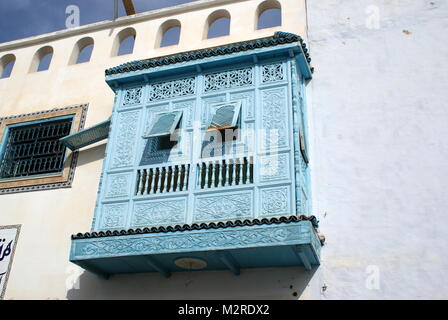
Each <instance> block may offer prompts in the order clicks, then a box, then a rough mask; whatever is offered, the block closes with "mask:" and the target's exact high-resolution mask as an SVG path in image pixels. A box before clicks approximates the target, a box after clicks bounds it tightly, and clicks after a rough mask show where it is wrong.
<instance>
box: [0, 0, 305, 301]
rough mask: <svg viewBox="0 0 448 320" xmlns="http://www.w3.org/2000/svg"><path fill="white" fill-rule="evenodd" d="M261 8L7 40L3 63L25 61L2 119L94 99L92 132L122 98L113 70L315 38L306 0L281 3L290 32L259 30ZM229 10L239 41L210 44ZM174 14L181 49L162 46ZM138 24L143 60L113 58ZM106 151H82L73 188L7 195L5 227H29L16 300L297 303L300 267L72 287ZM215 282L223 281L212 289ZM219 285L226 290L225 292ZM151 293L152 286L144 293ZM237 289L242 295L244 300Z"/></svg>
mask: <svg viewBox="0 0 448 320" xmlns="http://www.w3.org/2000/svg"><path fill="white" fill-rule="evenodd" d="M261 2H263V1H262V0H248V1H247V0H243V1H228V0H211V1H210V0H206V1H198V2H193V3H190V4H186V5H182V6H179V7H175V8H167V9H162V10H158V11H154V12H149V13H143V14H140V15H137V16H133V17H124V18H120V19H118V20H117V21H116V22H114V23H113V22H101V23H97V24H94V25H90V26H82V27H79V28H76V29H71V30H64V31H59V32H55V33H52V34H48V35H42V36H38V37H34V38H29V39H23V40H19V41H14V42H10V43H5V44H0V57H2V56H4V55H5V54H9V53H13V54H14V55H15V56H16V63H15V65H14V69H13V71H12V74H11V77H10V78H7V79H0V117H4V116H11V115H18V114H23V113H30V112H34V111H42V110H48V109H52V108H56V107H57V108H60V107H64V106H69V105H75V104H82V103H89V110H88V112H87V119H86V127H89V126H92V125H94V124H96V123H98V122H100V121H103V120H106V119H107V118H108V117H109V115H110V113H111V109H112V105H113V100H114V95H113V92H112V91H111V90H110V88H109V87H108V86H107V85H106V83H105V81H104V70H105V69H106V68H109V67H112V66H116V65H119V64H121V63H123V62H126V61H132V60H137V59H143V58H150V57H156V56H161V55H166V54H173V53H177V52H182V51H188V50H194V49H200V48H206V47H211V46H216V45H221V44H226V43H232V42H236V41H242V40H249V39H255V38H260V37H265V36H270V35H272V34H273V33H274V32H275V31H277V30H282V31H286V32H293V33H296V34H299V35H301V36H302V37H304V38H306V10H305V1H304V0H280V2H281V4H282V26H281V27H275V28H269V29H263V30H256V28H255V12H256V8H257V6H258V5H259V4H260V3H261ZM222 8H225V9H227V10H228V11H229V12H230V15H231V19H232V20H231V29H230V35H228V36H224V37H219V38H215V39H208V40H204V39H203V33H204V24H205V21H206V19H207V17H208V15H209V14H211V13H212V12H214V11H215V10H217V9H222ZM81 14H82V12H81ZM172 18H176V19H178V20H179V21H180V22H181V24H182V32H181V37H180V43H179V45H175V46H170V47H165V48H155V42H156V36H157V31H158V29H159V27H160V25H161V24H162V23H163V22H164V21H166V20H168V19H172ZM129 26H132V27H133V28H135V30H136V33H137V37H136V43H135V47H134V52H133V54H129V55H124V56H118V57H112V56H111V51H112V44H113V41H114V39H115V36H116V35H117V33H118V32H120V31H121V30H122V29H124V28H126V27H129ZM86 36H90V37H92V38H93V39H94V49H93V53H92V57H91V59H90V62H87V63H82V64H78V65H69V64H68V62H69V58H70V55H71V53H72V50H73V47H74V45H75V43H76V42H77V41H78V40H79V39H82V38H83V37H86ZM45 45H50V46H52V47H53V49H54V55H53V59H52V62H51V65H50V68H49V70H47V71H42V72H35V73H29V72H28V71H29V68H30V64H31V61H32V58H33V56H34V54H35V52H36V51H37V50H38V49H39V48H41V47H43V46H45ZM104 150H105V142H100V143H98V144H96V145H94V146H91V147H86V148H84V149H82V150H81V152H80V156H79V160H78V165H77V168H76V171H75V176H74V181H73V185H72V188H69V189H58V190H50V191H37V192H27V193H16V194H9V195H1V196H0V225H14V224H21V225H22V229H21V233H20V237H19V240H18V245H17V249H16V253H15V256H14V261H13V267H12V271H11V274H10V277H9V281H8V284H7V289H6V295H5V298H6V299H66V298H199V299H200V298H237V297H238V298H244V297H245V298H257V297H258V298H291V299H296V297H295V296H294V295H293V294H292V293H293V292H296V291H298V292H299V293H300V292H302V291H303V290H304V287H303V284H304V283H307V282H308V280H309V278H310V277H311V275H310V274H306V273H304V271H303V270H301V269H300V268H299V267H298V268H287V269H284V270H283V269H277V270H253V271H247V272H243V274H242V275H241V276H240V277H239V278H237V277H235V276H233V275H231V274H230V272H201V273H195V274H194V276H193V278H194V281H193V282H194V283H193V282H192V281H190V280H191V279H190V278H191V277H192V276H191V275H188V274H178V275H174V276H173V277H172V278H171V279H168V280H166V279H165V278H163V277H162V276H160V275H158V274H151V275H130V276H119V277H113V278H112V279H110V280H108V281H104V280H99V279H98V278H96V277H95V276H93V275H91V274H87V273H83V274H82V275H81V281H80V286H81V287H80V289H79V290H68V288H67V284H68V283H71V282H73V281H75V280H76V279H77V277H78V276H77V275H78V271H79V273H82V272H81V270H78V267H76V266H74V265H73V264H71V263H70V262H69V261H68V257H69V252H70V243H71V241H70V235H71V234H74V233H77V232H86V231H89V230H90V225H91V221H92V215H93V210H94V206H95V200H96V195H97V188H98V182H99V177H100V171H101V166H102V160H103V155H104ZM261 279H263V281H260V280H261ZM304 279H308V280H304ZM213 281H217V284H216V285H214V286H213V287H210V283H212V282H213ZM187 283H188V285H187ZM219 283H221V284H223V286H221V287H220V286H219ZM145 284H146V285H147V286H145ZM235 286H236V287H237V288H238V289H235ZM291 286H292V287H291ZM144 287H147V288H148V290H143V289H142V288H144ZM154 287H157V288H159V289H158V291H157V292H156V291H154V290H150V288H154ZM236 290H237V291H236ZM236 292H237V293H238V296H235V294H236ZM303 297H310V294H309V293H305V294H304V295H303Z"/></svg>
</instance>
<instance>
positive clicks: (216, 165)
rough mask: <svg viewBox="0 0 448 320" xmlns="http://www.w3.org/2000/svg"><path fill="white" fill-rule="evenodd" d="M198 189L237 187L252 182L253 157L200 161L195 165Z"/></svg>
mask: <svg viewBox="0 0 448 320" xmlns="http://www.w3.org/2000/svg"><path fill="white" fill-rule="evenodd" d="M197 170H198V175H197V177H198V179H197V182H196V184H197V187H198V188H200V189H208V188H218V187H226V186H238V185H243V184H250V183H253V182H254V166H253V157H251V156H246V157H240V158H226V159H217V160H207V161H202V162H201V163H198V164H197Z"/></svg>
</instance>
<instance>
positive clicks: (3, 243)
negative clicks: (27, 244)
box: [0, 225, 20, 299]
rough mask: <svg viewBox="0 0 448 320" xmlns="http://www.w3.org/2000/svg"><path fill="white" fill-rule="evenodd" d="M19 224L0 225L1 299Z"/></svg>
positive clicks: (17, 235) (9, 269)
mask: <svg viewBox="0 0 448 320" xmlns="http://www.w3.org/2000/svg"><path fill="white" fill-rule="evenodd" d="M19 232H20V225H15V226H0V299H3V297H4V295H5V290H6V283H7V281H8V276H9V272H10V271H11V265H12V259H13V256H14V251H15V249H16V243H17V239H18V238H19Z"/></svg>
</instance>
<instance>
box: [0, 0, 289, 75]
mask: <svg viewBox="0 0 448 320" xmlns="http://www.w3.org/2000/svg"><path fill="white" fill-rule="evenodd" d="M255 19H256V21H255V22H256V24H255V25H256V27H257V29H264V28H272V27H276V26H281V24H282V18H281V4H280V2H279V1H277V0H266V1H264V2H262V3H260V4H259V6H258V7H257V10H256V13H255ZM230 23H231V15H230V13H229V11H227V10H225V9H219V10H216V11H214V12H212V13H211V14H210V15H209V16H208V17H207V20H206V23H205V27H204V31H203V38H204V39H211V38H216V37H221V36H226V35H229V34H230ZM181 29H182V26H181V23H180V21H179V20H177V19H170V20H167V21H165V22H164V23H162V25H161V26H160V27H159V30H158V32H157V36H156V47H166V46H172V45H177V44H178V43H179V39H180V33H181ZM136 38H137V32H136V31H135V29H134V28H132V27H129V28H125V29H123V30H121V31H120V32H119V33H118V34H117V36H116V37H115V39H114V42H113V45H112V56H121V55H125V54H130V53H132V52H133V50H134V44H135V41H136ZM93 48H94V40H93V38H91V37H85V38H82V39H81V40H79V41H78V42H77V43H76V44H75V46H74V48H73V51H72V53H71V55H70V59H69V62H68V64H70V65H73V64H79V63H83V62H88V61H90V57H91V55H92V52H93ZM52 57H53V48H52V47H51V46H45V47H42V48H40V49H39V50H38V51H37V52H36V53H35V54H34V57H33V59H32V62H31V66H30V69H29V72H38V71H44V70H47V69H49V67H50V64H51V60H52ZM15 60H16V58H15V56H14V55H13V54H7V55H5V56H3V57H2V58H1V59H0V78H8V77H9V76H10V75H11V72H12V69H13V67H14V64H15Z"/></svg>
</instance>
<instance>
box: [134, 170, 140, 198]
mask: <svg viewBox="0 0 448 320" xmlns="http://www.w3.org/2000/svg"><path fill="white" fill-rule="evenodd" d="M140 176H141V173H140V170H137V181H136V186H135V195H137V194H138V189H139V186H140Z"/></svg>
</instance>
